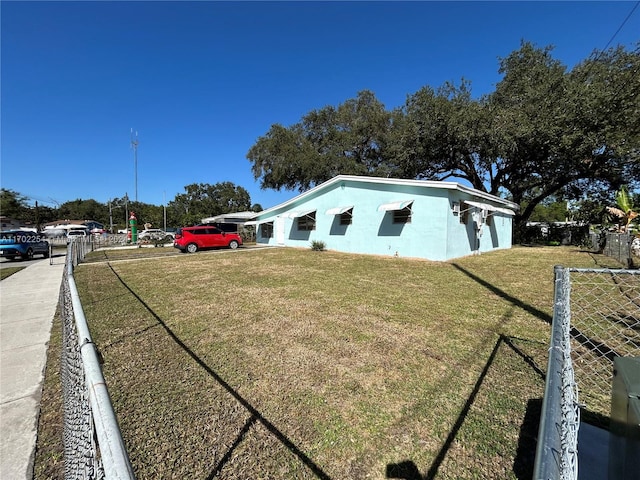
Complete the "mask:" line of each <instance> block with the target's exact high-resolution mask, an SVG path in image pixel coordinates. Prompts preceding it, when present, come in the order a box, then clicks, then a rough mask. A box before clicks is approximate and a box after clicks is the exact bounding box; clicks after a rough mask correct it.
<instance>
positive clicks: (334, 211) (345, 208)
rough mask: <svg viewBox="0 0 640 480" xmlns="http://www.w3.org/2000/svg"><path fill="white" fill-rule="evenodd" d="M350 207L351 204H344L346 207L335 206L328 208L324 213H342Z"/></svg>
mask: <svg viewBox="0 0 640 480" xmlns="http://www.w3.org/2000/svg"><path fill="white" fill-rule="evenodd" d="M352 208H353V205H349V206H346V207H335V208H330V209H329V210H327V211H326V212H324V213H325V214H326V215H342V214H343V213H345V212H348V211H349V210H351V209H352Z"/></svg>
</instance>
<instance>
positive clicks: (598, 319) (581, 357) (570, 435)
mask: <svg viewBox="0 0 640 480" xmlns="http://www.w3.org/2000/svg"><path fill="white" fill-rule="evenodd" d="M620 356H622V357H635V356H640V271H638V270H611V269H580V268H563V267H556V269H555V297H554V313H553V325H552V334H551V346H550V350H549V363H548V368H547V380H546V387H545V395H544V401H543V407H542V414H541V419H540V431H539V435H538V448H537V451H536V463H535V470H534V478H535V479H548V478H560V479H577V478H578V461H577V443H578V429H579V427H580V409H581V408H582V409H583V411H585V410H586V411H589V412H592V413H595V414H597V415H600V416H602V417H606V418H608V417H609V415H610V412H611V386H612V376H613V360H614V358H616V357H620ZM578 398H579V399H580V402H579V401H578ZM603 455H607V452H603Z"/></svg>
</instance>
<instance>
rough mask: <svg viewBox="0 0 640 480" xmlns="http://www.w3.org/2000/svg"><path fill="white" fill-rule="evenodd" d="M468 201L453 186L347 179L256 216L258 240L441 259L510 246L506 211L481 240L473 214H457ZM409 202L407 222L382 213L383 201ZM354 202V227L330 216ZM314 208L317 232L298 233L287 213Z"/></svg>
mask: <svg viewBox="0 0 640 480" xmlns="http://www.w3.org/2000/svg"><path fill="white" fill-rule="evenodd" d="M414 183H415V182H414ZM466 199H469V200H471V199H473V197H472V196H470V195H468V194H465V193H464V192H460V191H458V190H455V189H451V188H436V187H428V186H422V185H415V184H408V185H403V184H387V183H381V182H375V181H372V182H367V181H365V180H362V179H360V180H357V181H353V180H349V179H345V180H340V181H337V182H333V183H331V184H330V185H329V186H327V187H326V188H316V189H315V191H310V193H309V194H304V195H301V196H300V199H299V201H293V202H289V203H287V204H283V205H282V206H281V207H274V208H272V209H270V210H268V211H265V212H264V213H260V214H258V215H257V217H256V222H257V223H258V225H257V228H256V241H257V243H258V244H267V245H285V246H293V247H303V248H308V247H309V246H310V243H311V242H312V241H314V240H317V241H322V242H324V243H325V245H326V247H327V249H329V250H336V251H341V252H347V253H364V254H375V255H388V256H399V257H414V258H424V259H429V260H437V261H443V260H448V259H451V258H457V257H462V256H465V255H470V254H473V253H475V251H476V250H479V251H480V252H483V251H489V250H493V249H496V248H509V247H511V218H510V217H508V216H506V215H504V214H497V215H493V216H494V217H495V218H492V221H491V225H485V226H484V227H483V231H482V235H481V236H480V239H479V242H477V240H476V238H477V237H476V230H475V227H474V224H473V221H472V219H471V217H472V216H471V215H470V214H468V215H466V219H467V221H466V223H461V222H460V218H459V216H458V215H456V214H454V212H453V208H452V207H453V204H454V203H455V202H459V203H461V204H462V201H463V200H466ZM408 200H413V204H412V205H411V211H412V214H411V221H410V222H409V223H405V224H402V223H394V222H393V211H389V212H381V211H378V207H379V206H380V205H381V204H384V203H390V202H397V201H408ZM351 205H353V216H352V220H351V224H350V225H341V224H340V215H327V214H326V211H327V210H329V209H332V208H336V207H346V206H351ZM311 209H315V218H316V224H315V230H311V231H299V230H298V223H297V222H298V219H297V218H289V217H288V215H290V214H291V212H303V211H307V210H311ZM266 222H273V229H272V230H273V232H272V235H271V236H270V237H265V236H264V235H263V234H264V229H263V228H261V227H260V224H263V223H266ZM280 222H281V223H280ZM279 225H280V235H279V234H278V228H279ZM282 227H283V228H282ZM478 247H479V248H478Z"/></svg>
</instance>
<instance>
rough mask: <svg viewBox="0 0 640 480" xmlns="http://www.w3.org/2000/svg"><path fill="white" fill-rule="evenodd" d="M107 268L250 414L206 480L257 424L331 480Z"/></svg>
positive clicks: (324, 479) (216, 471)
mask: <svg viewBox="0 0 640 480" xmlns="http://www.w3.org/2000/svg"><path fill="white" fill-rule="evenodd" d="M109 268H110V269H111V271H112V272H113V274H114V275H115V276H116V278H117V279H118V280H119V281H120V283H122V285H123V286H124V287H125V288H126V289H127V290H128V291H129V292H131V295H133V296H134V297H135V298H136V299H137V300H138V301H139V302H140V304H141V305H142V306H143V307H144V308H145V309H146V310H147V311H148V312H149V313H150V314H151V315H152V316H153V318H155V319H156V321H157V322H158V323H159V324H160V325H161V326H162V328H164V329H165V331H166V332H167V333H168V334H169V336H170V337H171V338H172V339H173V341H174V342H176V344H178V345H179V346H180V348H182V349H183V350H184V351H185V352H186V353H187V355H189V356H190V357H191V358H192V359H193V360H194V361H195V362H196V363H197V364H198V365H199V366H200V367H202V368H203V369H204V370H205V371H206V372H207V373H208V374H209V375H210V376H211V377H212V378H214V379H215V380H216V381H217V382H218V383H219V384H220V385H221V386H222V387H223V388H224V389H225V390H226V391H227V392H229V394H230V395H231V396H232V397H233V398H235V399H236V401H238V403H240V404H241V405H242V406H243V407H244V408H246V409H247V411H248V412H249V413H250V414H251V417H250V418H249V420H248V421H247V422H246V423H245V425H244V426H243V428H242V430H241V431H240V433H239V434H238V436H237V437H236V440H235V442H234V443H233V445H232V446H231V447H230V448H229V450H228V451H227V453H226V454H225V455H224V456H223V457H222V459H221V460H220V462H218V464H217V465H216V466H215V467H214V468H213V470H212V471H211V474H210V475H208V476H207V480H212V479H214V478H215V477H216V476H217V475H218V474H219V473H220V472H221V471H222V469H223V468H224V466H225V464H226V463H227V462H228V461H229V460H230V459H231V456H232V454H233V451H234V450H235V449H236V448H237V447H238V446H239V445H240V444H241V443H242V440H243V439H244V436H245V435H246V433H247V432H248V431H249V430H250V429H251V427H252V426H253V425H254V424H255V423H256V422H259V423H260V424H262V425H263V426H264V427H265V428H266V429H267V430H268V431H269V432H270V433H272V434H273V435H274V436H275V437H276V438H277V439H278V440H279V441H280V442H281V443H282V444H283V445H284V446H285V447H286V448H287V449H289V451H290V452H291V453H293V454H294V455H295V456H296V457H298V459H299V460H300V461H301V462H302V463H304V465H306V467H307V468H309V470H311V471H312V472H313V474H314V475H315V476H316V477H317V478H320V479H323V480H331V477H329V475H327V474H326V473H325V472H324V471H323V470H322V469H321V468H320V467H319V466H318V465H316V464H315V463H314V462H313V460H311V459H310V458H309V457H308V456H307V455H305V453H304V452H303V451H302V450H300V449H299V448H298V447H297V446H296V445H295V444H294V443H293V442H292V441H291V440H290V439H289V438H287V436H286V435H285V434H283V433H282V432H281V431H280V430H278V428H277V427H276V426H275V425H273V424H272V423H271V422H270V421H269V420H267V419H266V418H265V417H264V416H262V414H261V413H260V412H259V411H258V410H257V409H256V408H254V407H253V405H251V404H250V403H249V402H248V401H247V400H246V399H245V398H244V397H242V396H241V395H240V394H239V393H238V392H236V391H235V390H234V389H233V388H232V387H231V385H229V384H228V383H227V382H225V381H224V380H223V379H222V377H220V376H219V375H218V374H217V373H216V372H215V371H214V370H213V369H212V368H211V367H209V366H208V365H207V364H206V363H205V362H204V361H203V360H202V359H201V358H200V357H198V356H197V355H196V354H195V353H194V352H193V351H192V350H191V349H190V348H189V347H188V346H187V345H186V344H185V343H184V342H183V341H182V340H180V338H178V336H177V335H176V334H175V333H174V332H173V331H172V330H171V329H170V328H169V326H168V325H167V324H166V323H165V322H164V321H163V320H162V318H160V316H159V315H158V314H156V313H155V312H154V311H153V310H152V309H151V307H149V305H147V303H146V302H145V301H144V300H143V299H142V298H141V297H140V296H139V295H138V294H137V293H136V292H134V291H133V289H132V288H131V287H129V285H127V283H126V282H125V281H124V280H123V279H122V277H120V275H118V273H117V272H116V271H115V270H114V269H113V267H112V266H111V264H109Z"/></svg>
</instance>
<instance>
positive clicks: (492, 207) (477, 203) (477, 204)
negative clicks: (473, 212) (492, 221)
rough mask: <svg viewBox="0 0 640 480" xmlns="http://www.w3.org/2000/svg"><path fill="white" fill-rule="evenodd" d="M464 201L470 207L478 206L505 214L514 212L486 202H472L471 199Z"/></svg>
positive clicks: (513, 213)
mask: <svg viewBox="0 0 640 480" xmlns="http://www.w3.org/2000/svg"><path fill="white" fill-rule="evenodd" d="M464 203H466V204H467V205H471V206H472V207H476V208H480V209H481V210H487V211H489V212H500V213H504V214H505V215H509V216H514V215H515V214H516V213H515V212H514V211H513V210H509V209H508V208H501V207H494V206H493V205H489V204H488V203H480V202H472V201H471V200H465V201H464Z"/></svg>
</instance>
